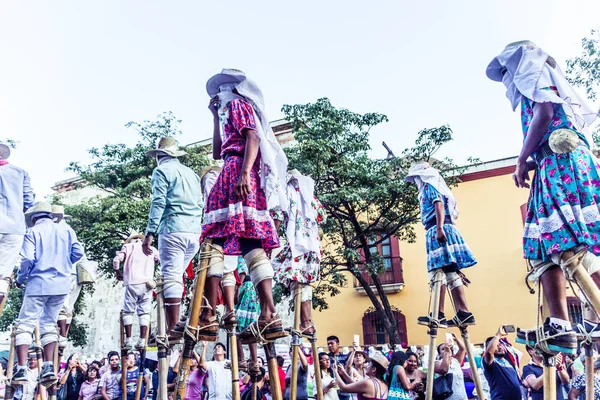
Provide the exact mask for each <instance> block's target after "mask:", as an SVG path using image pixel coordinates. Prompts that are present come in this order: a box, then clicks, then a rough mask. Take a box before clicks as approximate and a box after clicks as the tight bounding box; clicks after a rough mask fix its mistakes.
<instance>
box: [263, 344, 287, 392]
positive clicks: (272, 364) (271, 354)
mask: <svg viewBox="0 0 600 400" xmlns="http://www.w3.org/2000/svg"><path fill="white" fill-rule="evenodd" d="M265 354H266V356H267V365H268V367H269V382H270V385H269V386H270V387H271V398H272V399H273V400H283V396H282V395H281V385H280V383H279V372H278V370H277V367H278V365H277V353H276V351H275V343H273V342H269V343H267V344H265Z"/></svg>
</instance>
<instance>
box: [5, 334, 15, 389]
mask: <svg viewBox="0 0 600 400" xmlns="http://www.w3.org/2000/svg"><path fill="white" fill-rule="evenodd" d="M16 334H17V324H16V323H15V324H13V327H12V331H11V333H10V348H9V349H8V363H7V364H6V377H7V378H8V382H7V383H6V391H5V392H4V398H5V399H6V400H12V398H13V396H14V394H15V388H14V386H12V377H13V367H14V364H15V336H16Z"/></svg>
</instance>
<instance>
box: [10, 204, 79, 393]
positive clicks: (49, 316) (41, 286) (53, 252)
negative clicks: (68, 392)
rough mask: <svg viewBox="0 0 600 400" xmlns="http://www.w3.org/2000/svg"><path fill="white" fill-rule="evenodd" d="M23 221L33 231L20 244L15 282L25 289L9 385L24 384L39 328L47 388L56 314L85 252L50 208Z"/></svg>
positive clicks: (41, 207) (35, 210) (52, 374)
mask: <svg viewBox="0 0 600 400" xmlns="http://www.w3.org/2000/svg"><path fill="white" fill-rule="evenodd" d="M25 217H26V219H27V221H28V223H29V224H30V225H32V228H31V229H30V230H29V232H28V233H27V235H26V236H25V240H24V241H23V247H22V249H21V267H20V269H19V272H18V275H17V279H16V282H17V285H19V286H20V287H22V286H23V285H24V284H25V282H26V283H27V285H26V288H25V293H24V296H23V305H22V306H21V310H20V312H19V318H18V327H17V332H16V336H15V345H16V347H17V357H18V362H19V365H18V367H17V370H16V372H15V374H14V376H13V378H12V383H13V384H22V383H23V382H25V381H26V380H27V377H26V363H27V352H28V349H29V346H30V345H31V343H32V334H33V332H34V329H35V327H36V325H38V326H39V331H40V343H41V345H42V347H43V348H44V364H43V366H42V371H41V374H40V382H41V383H42V384H43V385H45V386H49V385H51V384H53V383H54V382H56V371H55V370H54V364H53V360H54V355H55V348H56V343H57V341H58V332H57V329H56V324H57V321H58V313H59V311H60V308H61V307H62V305H63V304H64V301H65V297H66V296H67V294H68V292H69V287H70V283H71V271H72V268H73V263H76V262H77V261H79V260H80V259H81V258H82V257H84V252H83V248H82V246H81V245H80V244H79V242H78V241H77V237H76V235H75V233H74V232H73V231H72V230H66V229H60V227H58V226H57V224H55V223H54V222H53V221H52V206H51V205H50V204H48V203H46V202H39V203H36V204H35V205H34V206H33V207H31V208H30V209H29V210H27V212H26V213H25Z"/></svg>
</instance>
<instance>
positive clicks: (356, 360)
mask: <svg viewBox="0 0 600 400" xmlns="http://www.w3.org/2000/svg"><path fill="white" fill-rule="evenodd" d="M365 361H367V354H366V353H365V352H364V351H362V350H361V349H360V346H358V345H357V344H356V343H353V344H352V352H351V353H350V355H349V356H348V360H347V361H346V374H348V376H349V377H350V378H351V379H352V380H351V381H352V382H358V381H360V380H363V379H367V372H366V371H365Z"/></svg>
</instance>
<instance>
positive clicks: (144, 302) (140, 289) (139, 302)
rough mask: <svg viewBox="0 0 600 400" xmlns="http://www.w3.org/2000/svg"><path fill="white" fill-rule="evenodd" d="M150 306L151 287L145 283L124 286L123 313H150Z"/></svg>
mask: <svg viewBox="0 0 600 400" xmlns="http://www.w3.org/2000/svg"><path fill="white" fill-rule="evenodd" d="M151 307H152V289H148V286H146V284H145V283H138V284H135V285H127V286H125V297H124V298H123V314H134V313H137V315H142V314H150V308H151Z"/></svg>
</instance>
